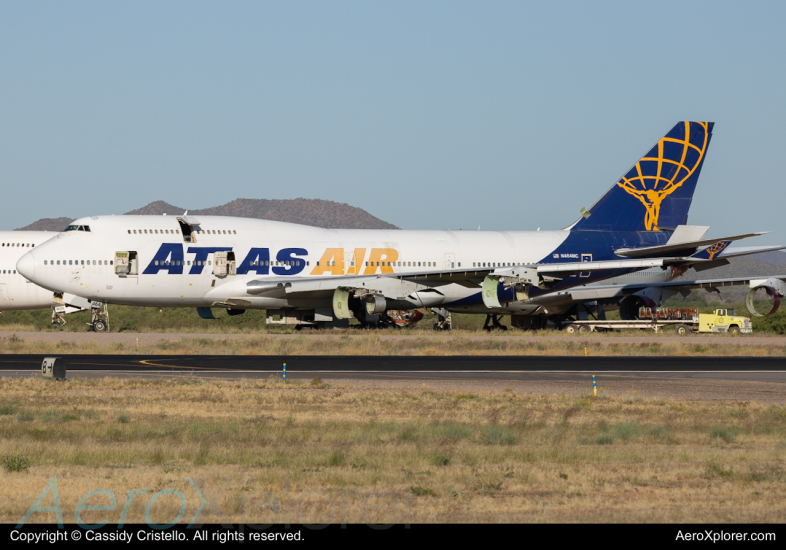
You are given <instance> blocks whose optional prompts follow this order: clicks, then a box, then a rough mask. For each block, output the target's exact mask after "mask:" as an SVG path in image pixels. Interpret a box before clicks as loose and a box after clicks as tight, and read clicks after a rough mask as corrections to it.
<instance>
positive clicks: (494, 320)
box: [483, 315, 508, 332]
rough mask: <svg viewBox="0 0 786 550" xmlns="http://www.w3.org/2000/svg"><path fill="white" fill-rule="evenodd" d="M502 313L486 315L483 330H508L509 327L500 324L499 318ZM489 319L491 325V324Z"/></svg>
mask: <svg viewBox="0 0 786 550" xmlns="http://www.w3.org/2000/svg"><path fill="white" fill-rule="evenodd" d="M500 317H502V315H486V322H485V323H484V324H483V330H485V331H486V332H491V331H492V330H508V327H506V326H505V325H502V324H500V322H499V319H500ZM489 321H490V322H491V326H489Z"/></svg>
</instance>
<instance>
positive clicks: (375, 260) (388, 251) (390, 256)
mask: <svg viewBox="0 0 786 550" xmlns="http://www.w3.org/2000/svg"><path fill="white" fill-rule="evenodd" d="M396 260H398V250H396V249H395V248H372V249H371V253H370V254H369V256H368V265H367V266H366V270H365V271H364V272H363V275H373V274H375V273H376V272H377V270H379V271H380V272H381V273H393V266H392V265H390V262H395V261H396ZM382 264H385V265H382Z"/></svg>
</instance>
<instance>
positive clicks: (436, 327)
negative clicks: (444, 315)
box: [434, 323, 442, 330]
mask: <svg viewBox="0 0 786 550" xmlns="http://www.w3.org/2000/svg"><path fill="white" fill-rule="evenodd" d="M434 330H442V327H441V326H439V323H434Z"/></svg>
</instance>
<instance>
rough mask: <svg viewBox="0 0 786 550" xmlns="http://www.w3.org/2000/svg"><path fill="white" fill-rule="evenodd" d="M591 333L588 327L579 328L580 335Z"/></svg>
mask: <svg viewBox="0 0 786 550" xmlns="http://www.w3.org/2000/svg"><path fill="white" fill-rule="evenodd" d="M589 331H590V329H589V327H588V326H587V325H581V326H580V327H579V333H580V334H587V333H588V332H589Z"/></svg>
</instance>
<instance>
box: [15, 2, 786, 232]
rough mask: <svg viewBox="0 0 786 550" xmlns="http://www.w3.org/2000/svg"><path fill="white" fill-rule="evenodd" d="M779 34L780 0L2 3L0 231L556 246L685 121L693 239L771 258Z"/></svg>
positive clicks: (779, 222)
mask: <svg viewBox="0 0 786 550" xmlns="http://www.w3.org/2000/svg"><path fill="white" fill-rule="evenodd" d="M784 20H786V3H783V2H752V3H745V4H743V3H740V2H722V1H714V2H684V1H682V2H657V3H653V2H646V3H644V2H642V3H634V2H602V1H597V2H559V1H555V2H538V3H535V2H532V3H527V2H474V3H471V2H456V1H451V2H395V3H380V2H366V3H363V2H270V3H266V2H239V1H236V2H231V3H230V2H212V3H211V2H193V1H189V2H161V1H157V2H133V3H130V2H129V3H118V2H68V3H64V2H34V3H33V2H8V1H2V2H0V75H2V77H0V186H1V187H0V189H2V193H3V199H4V200H3V204H4V206H5V208H4V209H3V213H2V216H3V218H2V223H0V228H4V229H11V228H14V227H19V226H22V225H26V224H27V223H30V222H32V221H34V220H36V219H38V218H41V217H58V216H72V217H80V216H84V215H92V214H104V213H117V214H119V213H122V212H125V211H127V210H130V209H132V208H137V207H140V206H142V205H144V204H147V203H148V202H151V201H153V200H156V199H162V200H165V201H168V202H171V203H173V204H177V205H182V206H185V207H190V208H200V207H207V206H214V205H218V204H223V203H226V202H228V201H230V200H233V199H235V198H238V197H243V198H278V199H285V198H296V197H308V198H322V199H328V200H333V201H338V202H347V203H349V204H352V205H355V206H359V207H361V208H364V209H366V210H368V211H369V212H371V213H372V214H374V215H375V216H378V217H380V218H382V219H384V220H386V221H389V222H391V223H394V224H396V225H398V226H400V227H403V228H410V229H420V228H434V229H437V228H459V227H461V228H464V229H468V228H477V227H478V226H481V227H482V228H483V229H511V230H513V229H536V228H538V227H541V228H543V229H547V228H548V229H557V228H560V227H563V226H565V225H568V224H569V223H571V222H573V221H574V220H575V219H576V218H577V217H578V215H579V210H580V208H581V207H587V208H589V207H590V206H591V205H592V204H593V202H594V201H595V200H596V199H597V198H598V197H600V196H601V195H602V194H603V193H604V192H605V191H606V190H607V189H608V188H609V187H610V186H611V185H612V184H613V183H614V182H615V181H616V180H617V178H619V177H620V176H621V175H622V174H623V173H625V172H626V171H627V169H628V168H629V167H630V166H631V165H632V164H633V163H634V162H635V161H636V160H638V158H639V157H640V156H641V155H642V154H643V153H645V152H646V151H647V150H648V149H649V148H650V147H651V146H652V144H653V143H654V142H655V141H657V139H658V138H659V137H660V136H661V135H663V134H664V133H665V132H666V131H668V130H669V129H670V128H671V127H672V126H673V125H674V123H676V122H677V121H679V120H683V119H691V120H711V121H714V122H715V123H716V126H715V132H714V137H713V142H712V145H711V147H710V151H709V153H708V156H707V159H706V163H705V165H704V170H703V173H702V176H701V179H700V180H699V185H698V188H697V191H696V195H695V196H694V203H693V207H692V209H691V217H690V222H691V223H693V224H699V225H711V226H712V229H711V230H710V231H711V235H724V234H734V233H741V232H747V231H752V230H772V231H775V232H776V233H775V234H774V235H772V236H768V237H765V238H762V239H757V243H760V244H779V243H783V244H786V222H784V219H783V215H782V212H783V208H782V203H783V197H784V186H783V183H782V176H781V165H782V163H783V161H782V158H783V151H784V149H786V137H785V136H786V134H784V131H783V128H784V126H785V124H784V123H786V120H785V119H786V107H785V106H784V105H785V102H784V95H783V93H784V89H785V88H786V72H785V70H784V58H786V33H783V31H782V28H781V26H782V22H783V21H784ZM304 221H307V220H304ZM751 244H754V243H751Z"/></svg>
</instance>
